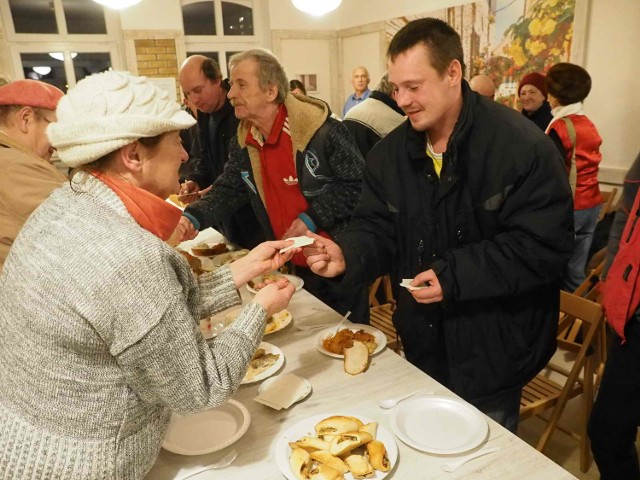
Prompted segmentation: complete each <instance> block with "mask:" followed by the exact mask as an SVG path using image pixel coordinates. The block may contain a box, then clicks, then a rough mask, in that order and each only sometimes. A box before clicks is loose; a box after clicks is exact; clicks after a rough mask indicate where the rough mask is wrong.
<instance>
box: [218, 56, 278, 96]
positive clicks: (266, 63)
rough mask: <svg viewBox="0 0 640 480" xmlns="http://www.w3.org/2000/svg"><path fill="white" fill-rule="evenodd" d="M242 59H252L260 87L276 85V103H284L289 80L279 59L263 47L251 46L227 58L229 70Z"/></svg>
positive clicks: (265, 87) (264, 88)
mask: <svg viewBox="0 0 640 480" xmlns="http://www.w3.org/2000/svg"><path fill="white" fill-rule="evenodd" d="M244 60H253V61H255V62H256V63H257V64H258V79H259V80H260V88H262V89H263V90H266V89H267V88H269V87H270V86H271V85H276V86H277V87H278V96H277V97H276V103H284V99H285V98H286V97H287V94H288V93H289V80H287V74H286V73H284V68H283V67H282V65H281V64H280V61H279V60H278V59H277V58H276V56H275V55H274V54H273V53H271V52H270V51H269V50H266V49H263V48H253V49H251V50H246V51H244V52H240V53H236V54H235V55H233V56H232V57H231V58H230V59H229V71H231V70H233V68H234V67H235V66H236V65H237V64H238V63H240V62H243V61H244Z"/></svg>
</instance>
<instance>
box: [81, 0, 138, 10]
mask: <svg viewBox="0 0 640 480" xmlns="http://www.w3.org/2000/svg"><path fill="white" fill-rule="evenodd" d="M93 1H94V2H96V3H99V4H100V5H104V6H105V7H108V8H114V9H116V10H122V9H123V8H128V7H131V6H133V5H136V4H138V3H140V2H141V1H142V0H93Z"/></svg>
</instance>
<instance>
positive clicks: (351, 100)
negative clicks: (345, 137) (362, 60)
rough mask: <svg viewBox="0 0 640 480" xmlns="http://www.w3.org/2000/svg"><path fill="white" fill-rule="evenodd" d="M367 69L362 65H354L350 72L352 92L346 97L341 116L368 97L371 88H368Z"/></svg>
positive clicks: (369, 79)
mask: <svg viewBox="0 0 640 480" xmlns="http://www.w3.org/2000/svg"><path fill="white" fill-rule="evenodd" d="M370 81H371V78H370V77H369V71H368V70H367V69H366V68H364V67H356V68H354V69H353V72H352V73H351V85H353V90H354V92H353V93H352V94H351V95H349V97H347V101H346V102H345V103H344V108H343V109H342V118H344V117H345V115H346V114H347V112H348V111H349V110H350V109H351V108H353V107H355V106H356V105H358V104H359V103H360V102H362V101H364V100H366V99H367V98H369V94H370V93H371V90H369V82H370Z"/></svg>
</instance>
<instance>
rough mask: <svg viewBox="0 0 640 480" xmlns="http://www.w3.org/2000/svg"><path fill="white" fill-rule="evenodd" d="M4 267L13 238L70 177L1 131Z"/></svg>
mask: <svg viewBox="0 0 640 480" xmlns="http://www.w3.org/2000/svg"><path fill="white" fill-rule="evenodd" d="M0 171H2V174H1V175H0V271H2V266H3V265H4V261H5V259H6V258H7V255H8V254H9V249H10V248H11V245H12V244H13V241H14V240H15V238H16V235H18V232H19V231H20V229H21V228H22V225H23V224H24V222H25V221H26V220H27V218H28V217H29V215H31V212H33V211H34V210H35V209H36V207H37V206H38V205H40V204H41V203H42V201H43V200H44V199H45V198H47V197H48V196H49V194H50V193H51V192H52V191H53V190H54V189H56V188H57V187H59V186H60V185H62V184H63V183H64V182H65V181H66V178H65V176H64V175H62V174H61V173H60V172H58V171H57V170H56V168H55V167H54V166H53V165H52V164H50V163H49V162H47V161H46V160H43V159H42V158H40V157H38V156H37V155H35V154H33V153H32V152H30V151H29V150H28V149H27V148H26V147H25V146H24V145H21V144H19V143H17V142H15V141H14V140H11V139H10V138H9V137H7V136H6V135H5V134H3V133H0Z"/></svg>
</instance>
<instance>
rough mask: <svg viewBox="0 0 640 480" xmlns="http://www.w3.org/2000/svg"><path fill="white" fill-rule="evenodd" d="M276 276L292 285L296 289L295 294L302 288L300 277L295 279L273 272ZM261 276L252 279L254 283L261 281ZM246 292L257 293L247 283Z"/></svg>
mask: <svg viewBox="0 0 640 480" xmlns="http://www.w3.org/2000/svg"><path fill="white" fill-rule="evenodd" d="M274 273H275V274H276V275H280V276H282V277H286V278H287V280H289V281H290V282H291V283H293V284H294V285H295V287H296V292H298V291H300V289H301V288H302V286H303V285H304V280H302V279H301V278H300V277H296V276H295V275H288V274H286V273H280V272H274ZM261 277H262V275H261V276H260V277H256V278H254V279H253V281H254V282H259V281H260V279H261ZM247 290H249V291H250V292H251V293H258V291H257V290H256V289H255V288H253V287H251V286H249V284H248V283H247Z"/></svg>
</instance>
